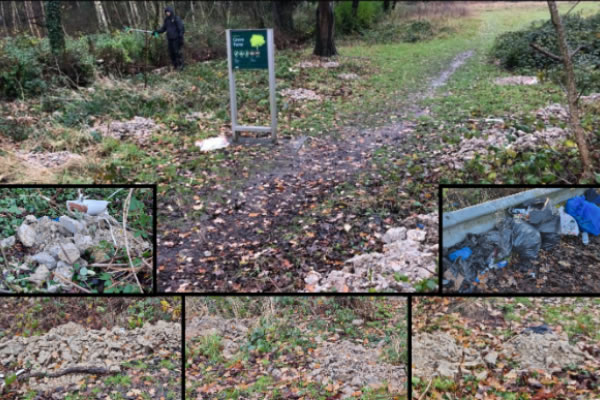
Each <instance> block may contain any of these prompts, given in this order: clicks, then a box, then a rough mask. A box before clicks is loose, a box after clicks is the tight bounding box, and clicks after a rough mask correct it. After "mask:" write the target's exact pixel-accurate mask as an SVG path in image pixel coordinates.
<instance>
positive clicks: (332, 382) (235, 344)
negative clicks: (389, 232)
mask: <svg viewBox="0 0 600 400" xmlns="http://www.w3.org/2000/svg"><path fill="white" fill-rule="evenodd" d="M185 310H186V316H185V318H186V319H185V345H186V353H185V357H186V360H185V374H186V375H185V383H186V389H185V391H186V399H190V400H191V399H219V400H226V399H249V400H250V399H256V400H258V399H340V400H341V399H346V400H351V399H353V400H359V399H364V400H375V399H396V400H399V399H406V398H407V351H408V330H407V329H408V328H407V326H408V323H407V322H408V319H407V318H408V314H407V299H406V298H404V297H379V296H378V297H366V296H365V297H362V296H327V297H319V296H310V297H300V296H271V297H267V296H264V297H263V296H260V297H233V296H223V297H194V296H188V297H186V298H185Z"/></svg>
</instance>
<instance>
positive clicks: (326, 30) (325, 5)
mask: <svg viewBox="0 0 600 400" xmlns="http://www.w3.org/2000/svg"><path fill="white" fill-rule="evenodd" d="M334 25H335V18H334V15H333V5H332V4H331V1H323V0H319V5H318V7H317V29H316V43H315V50H314V51H313V54H314V55H316V56H320V57H331V56H335V55H337V50H336V48H335V42H334V38H333V34H334Z"/></svg>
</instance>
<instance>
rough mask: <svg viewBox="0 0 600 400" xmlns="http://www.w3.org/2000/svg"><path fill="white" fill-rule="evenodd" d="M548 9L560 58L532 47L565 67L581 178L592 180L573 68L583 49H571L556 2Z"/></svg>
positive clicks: (572, 127) (571, 120) (549, 2)
mask: <svg viewBox="0 0 600 400" xmlns="http://www.w3.org/2000/svg"><path fill="white" fill-rule="evenodd" d="M548 9H549V10H550V17H551V19H552V25H554V29H555V30H556V36H557V41H558V49H559V51H560V56H559V55H556V54H553V53H551V52H550V51H548V50H547V49H544V48H541V47H540V46H538V45H536V44H535V43H532V44H531V46H532V47H533V48H534V49H536V50H537V51H539V52H541V53H542V54H544V55H546V56H547V57H550V58H552V59H554V60H557V61H560V62H562V63H563V65H564V70H565V75H566V76H565V78H566V84H567V86H566V91H567V102H568V103H569V116H570V124H571V129H572V130H573V132H574V133H575V141H576V142H577V147H578V148H579V154H580V156H581V163H582V165H583V175H582V176H581V178H582V179H591V178H592V177H593V166H592V162H591V159H590V152H589V150H588V145H587V141H586V138H585V131H584V130H583V127H582V126H581V120H580V116H579V106H578V104H577V100H578V97H579V95H578V93H577V87H576V85H575V69H574V67H573V56H574V55H575V53H577V52H578V51H579V50H580V49H581V47H579V48H578V49H576V50H575V51H573V52H572V51H571V50H570V49H569V44H568V43H567V35H566V34H565V28H564V25H563V23H562V19H561V17H560V13H559V12H558V7H557V6H556V1H551V0H548Z"/></svg>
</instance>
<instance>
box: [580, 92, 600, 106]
mask: <svg viewBox="0 0 600 400" xmlns="http://www.w3.org/2000/svg"><path fill="white" fill-rule="evenodd" d="M579 101H581V102H582V103H583V104H594V103H598V102H600V93H590V95H589V96H581V97H580V98H579Z"/></svg>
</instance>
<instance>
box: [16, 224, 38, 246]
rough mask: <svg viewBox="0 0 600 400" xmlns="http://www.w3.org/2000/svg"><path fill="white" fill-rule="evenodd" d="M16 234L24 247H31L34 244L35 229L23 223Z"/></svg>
mask: <svg viewBox="0 0 600 400" xmlns="http://www.w3.org/2000/svg"><path fill="white" fill-rule="evenodd" d="M17 236H18V237H19V240H20V241H21V243H23V246H25V247H32V246H33V245H34V244H35V229H33V228H32V227H31V226H29V225H27V224H25V223H23V224H21V226H19V229H18V230H17Z"/></svg>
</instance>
